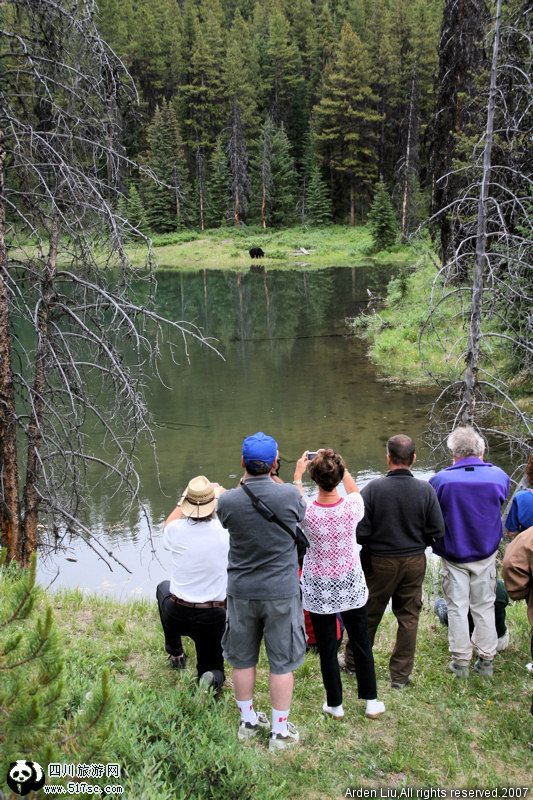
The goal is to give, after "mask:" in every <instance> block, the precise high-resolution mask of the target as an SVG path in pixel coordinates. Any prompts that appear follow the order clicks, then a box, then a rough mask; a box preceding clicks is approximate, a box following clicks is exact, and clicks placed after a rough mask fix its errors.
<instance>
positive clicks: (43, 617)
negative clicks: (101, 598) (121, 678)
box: [0, 548, 111, 780]
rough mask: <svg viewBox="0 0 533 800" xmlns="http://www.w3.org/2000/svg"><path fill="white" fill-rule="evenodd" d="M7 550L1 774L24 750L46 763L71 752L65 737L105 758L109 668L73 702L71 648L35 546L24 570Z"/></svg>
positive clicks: (1, 615)
mask: <svg viewBox="0 0 533 800" xmlns="http://www.w3.org/2000/svg"><path fill="white" fill-rule="evenodd" d="M6 556H7V551H6V549H5V548H4V549H3V550H2V552H1V553H0V672H1V675H2V680H1V681H0V774H1V775H2V776H3V777H4V776H5V775H7V772H8V768H9V764H10V762H11V761H14V760H15V759H17V758H20V757H21V755H22V754H26V755H29V754H31V758H32V759H33V760H35V761H37V762H38V763H39V764H41V765H45V764H48V763H49V762H50V761H58V760H64V754H65V750H64V747H65V741H66V742H76V757H77V759H78V760H79V761H80V762H84V761H85V760H86V757H87V760H91V761H92V760H98V758H96V756H97V755H99V754H101V755H102V756H103V755H104V752H103V750H104V745H105V741H106V739H107V738H108V736H109V733H110V727H109V724H108V719H109V714H110V711H111V697H110V694H109V686H108V673H107V671H104V673H103V674H102V679H101V684H100V686H99V687H95V688H94V689H93V691H92V692H91V695H92V696H91V699H90V700H89V701H88V702H87V703H86V705H85V707H84V708H82V709H77V710H76V709H73V708H72V707H71V706H70V705H69V707H68V708H67V703H66V700H65V697H64V694H65V692H64V681H63V673H64V665H63V658H62V655H61V653H62V649H63V648H62V644H61V641H60V638H59V636H58V633H57V630H56V627H55V625H54V620H53V615H52V609H51V608H50V606H49V605H48V606H47V607H46V608H45V609H44V611H43V610H42V609H41V607H40V603H39V601H40V600H41V599H42V597H43V592H42V590H41V589H40V588H39V587H37V586H36V584H35V568H36V558H35V553H34V554H33V557H32V559H31V562H30V567H29V568H28V569H24V570H22V569H20V568H19V567H18V565H16V564H15V563H11V564H9V565H7V564H6V561H7V558H6ZM74 712H76V713H74ZM67 747H68V745H67ZM60 755H62V756H63V758H60ZM102 760H103V759H102ZM104 780H105V779H104Z"/></svg>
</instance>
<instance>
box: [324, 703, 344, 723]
mask: <svg viewBox="0 0 533 800" xmlns="http://www.w3.org/2000/svg"><path fill="white" fill-rule="evenodd" d="M322 711H323V712H324V714H327V715H328V717H331V718H332V719H342V718H343V717H344V709H343V707H342V703H341V704H340V706H328V704H327V702H326V703H324V705H323V706H322Z"/></svg>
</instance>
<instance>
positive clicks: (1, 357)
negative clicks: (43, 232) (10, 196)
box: [0, 130, 20, 561]
mask: <svg viewBox="0 0 533 800" xmlns="http://www.w3.org/2000/svg"><path fill="white" fill-rule="evenodd" d="M3 142H4V139H3V132H2V131H1V130H0V535H1V543H2V546H3V547H5V548H6V550H7V558H8V560H9V561H12V560H13V559H18V558H19V546H20V542H19V538H20V510H19V496H18V467H17V422H16V412H15V389H14V384H13V369H12V360H11V331H10V315H9V289H8V283H7V281H8V263H7V248H6V240H5V236H6V203H5V195H4V186H5V184H4V175H5V173H4V164H5V159H6V151H5V148H4V144H3Z"/></svg>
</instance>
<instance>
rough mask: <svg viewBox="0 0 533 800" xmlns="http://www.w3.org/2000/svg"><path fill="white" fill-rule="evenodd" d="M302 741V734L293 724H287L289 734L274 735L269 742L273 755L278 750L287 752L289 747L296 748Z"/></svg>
mask: <svg viewBox="0 0 533 800" xmlns="http://www.w3.org/2000/svg"><path fill="white" fill-rule="evenodd" d="M299 741H300V734H299V733H298V731H297V730H296V728H295V727H294V725H293V724H292V722H287V733H286V734H282V733H272V732H271V734H270V739H269V740H268V749H269V750H270V752H271V753H273V752H275V751H276V750H286V749H287V747H294V745H296V744H298V742H299Z"/></svg>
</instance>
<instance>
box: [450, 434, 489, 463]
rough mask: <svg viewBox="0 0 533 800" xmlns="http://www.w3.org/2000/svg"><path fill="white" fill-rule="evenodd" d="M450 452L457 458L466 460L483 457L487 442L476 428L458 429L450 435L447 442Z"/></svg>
mask: <svg viewBox="0 0 533 800" xmlns="http://www.w3.org/2000/svg"><path fill="white" fill-rule="evenodd" d="M446 445H447V447H448V450H449V451H450V452H451V453H452V454H453V455H454V456H456V458H466V457H467V456H477V457H478V458H482V457H483V453H484V452H485V440H484V439H483V437H482V436H480V435H479V433H478V432H477V431H475V430H474V428H469V427H462V428H456V429H455V430H454V431H452V432H451V433H450V435H449V436H448V439H447V440H446Z"/></svg>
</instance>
